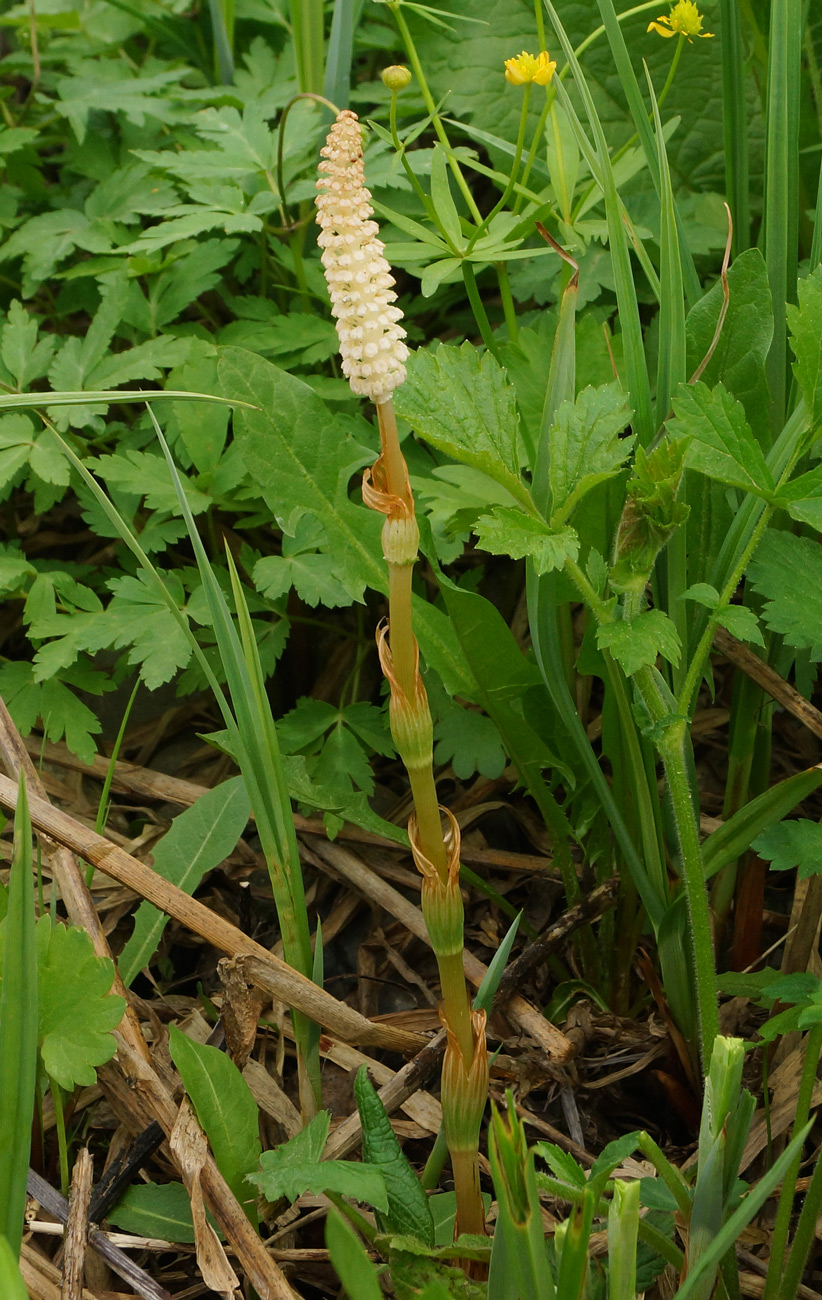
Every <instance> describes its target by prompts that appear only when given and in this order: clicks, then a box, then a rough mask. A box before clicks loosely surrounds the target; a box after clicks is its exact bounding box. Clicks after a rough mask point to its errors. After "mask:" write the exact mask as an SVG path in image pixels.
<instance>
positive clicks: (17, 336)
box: [0, 298, 57, 392]
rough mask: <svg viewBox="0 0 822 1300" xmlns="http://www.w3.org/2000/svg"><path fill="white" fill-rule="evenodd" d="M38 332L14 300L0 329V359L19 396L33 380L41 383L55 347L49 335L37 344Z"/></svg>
mask: <svg viewBox="0 0 822 1300" xmlns="http://www.w3.org/2000/svg"><path fill="white" fill-rule="evenodd" d="M37 332H38V327H37V321H36V319H35V318H34V316H31V315H29V313H28V311H27V310H26V308H25V307H24V306H23V304H22V303H21V302H20V301H19V300H18V299H17V298H15V299H14V300H13V301H12V303H11V304H10V306H9V311H8V316H7V318H6V324H5V325H4V326H3V329H2V342H0V357H2V359H3V364H4V366H6V368H7V369H8V371H9V373H10V374H11V375H12V377H13V378H14V379H15V381H16V383H17V388H18V390H19V391H20V392H22V391H23V390H24V389H26V388H28V387H29V385H30V384H31V383H32V381H33V380H34V379H40V378H42V376H43V375H45V374H46V372H47V371H48V368H49V365H50V363H51V357H52V353H53V352H54V349H55V347H56V345H57V340H56V339H55V338H53V337H51V336H50V335H46V337H45V338H43V339H40V341H39V342H38V341H37Z"/></svg>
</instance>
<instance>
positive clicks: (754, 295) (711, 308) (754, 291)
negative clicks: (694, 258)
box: [685, 248, 773, 436]
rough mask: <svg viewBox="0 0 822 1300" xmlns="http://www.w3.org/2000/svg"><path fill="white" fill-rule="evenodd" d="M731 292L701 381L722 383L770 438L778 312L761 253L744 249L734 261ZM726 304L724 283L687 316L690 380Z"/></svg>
mask: <svg viewBox="0 0 822 1300" xmlns="http://www.w3.org/2000/svg"><path fill="white" fill-rule="evenodd" d="M728 292H729V294H730V297H729V301H728V310H727V313H726V315H725V320H724V323H723V325H722V333H721V334H720V336H719V341H718V343H717V345H716V348H715V349H714V352H713V355H712V356H711V359H710V361H709V362H708V364H707V366H706V367H705V370H704V371H703V372H702V375H701V376H700V378H701V379H702V382H703V383H704V384H706V385H707V387H708V388H714V387H715V385H716V384H718V383H722V384H723V385H724V386H725V388H727V390H728V392H729V393H732V394H733V396H734V397H736V398H737V399H738V400H739V401H740V402H741V403H742V405H743V406H744V408H745V414H746V416H747V418H748V423H749V424H750V426H751V428H752V429H753V430H754V431H755V432H757V433H762V434H763V435H764V434H767V435H768V436H769V420H768V405H769V402H770V397H769V394H768V383H767V380H766V378H765V359H766V357H767V355H768V352H769V350H770V346H771V339H772V338H773V311H772V310H771V287H770V284H769V282H768V272H767V268H766V266H765V260H764V258H763V256H762V254H761V253H760V251H759V249H758V248H748V249H745V251H744V252H742V253H740V254H739V255H738V256H737V257H735V258H734V260H733V262H732V263H731V266H730V267H729V269H728ZM722 302H723V295H722V284H721V282H720V281H717V282H716V284H715V285H714V286H713V288H712V289H710V290H709V291H708V293H706V294H705V296H704V298H701V299H700V300H699V302H698V303H696V304H695V306H694V307H692V308H691V310H690V312H689V313H688V318H687V320H686V322H685V335H686V339H687V345H688V374H689V375H690V374H693V373H694V371H695V370H696V368H697V366H699V365H700V364H701V362H702V361H703V360H704V358H705V357H706V356H707V354H708V349H709V348H710V346H711V343H712V341H713V338H714V334H715V332H716V326H717V323H718V321H719V312H720V308H721V306H722Z"/></svg>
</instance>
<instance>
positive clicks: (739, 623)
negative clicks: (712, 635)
mask: <svg viewBox="0 0 822 1300" xmlns="http://www.w3.org/2000/svg"><path fill="white" fill-rule="evenodd" d="M717 622H718V623H721V624H722V626H723V627H725V628H727V629H728V631H729V632H730V633H731V634H732V635H733V636H735V637H737V638H738V640H740V641H752V642H753V643H754V645H759V646H763V647H764V645H765V638H764V637H763V635H762V629H761V628H760V626H759V619H758V618H757V617H756V614H755V613H754V612H753V610H752V609H748V607H747V605H725V606H724V608H723V609H722V612H721V613H720V614H718V615H717Z"/></svg>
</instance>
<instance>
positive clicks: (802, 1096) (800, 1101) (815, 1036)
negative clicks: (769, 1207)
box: [762, 1024, 822, 1300]
mask: <svg viewBox="0 0 822 1300" xmlns="http://www.w3.org/2000/svg"><path fill="white" fill-rule="evenodd" d="M820 1051H822V1024H816V1025H812V1026H811V1028H810V1030H809V1031H808V1037H807V1039H806V1042H805V1059H804V1061H803V1063H802V1076H801V1078H800V1080H799V1094H798V1096H797V1098H796V1118H795V1120H794V1125H793V1135H794V1136H795V1135H796V1134H797V1133H799V1132H800V1130H801V1129H803V1128H804V1127H805V1125H806V1123H807V1122H808V1116H809V1115H810V1109H811V1099H812V1096H813V1088H814V1084H815V1083H816V1070H817V1066H818V1065H819V1054H820ZM801 1160H802V1151H801V1148H800V1150H799V1151H797V1153H796V1155H795V1156H794V1158H793V1160H792V1161H791V1163H790V1165H789V1166H788V1168H787V1169H786V1170H785V1181H784V1182H783V1184H782V1192H781V1194H780V1197H779V1205H778V1206H777V1210H776V1222H775V1223H774V1229H773V1239H772V1241H771V1257H770V1261H769V1263H768V1274H767V1277H766V1278H765V1290H764V1292H763V1294H762V1300H776V1297H777V1296H779V1297H780V1300H782V1297H783V1296H787V1295H788V1292H787V1291H785V1290H784V1275H785V1250H786V1247H787V1245H788V1234H789V1232H790V1227H791V1216H792V1214H793V1203H794V1197H795V1196H796V1180H797V1178H798V1177H799V1167H800V1163H801ZM818 1167H819V1166H818V1163H817V1169H818ZM816 1173H817V1170H814V1177H816ZM815 1222H816V1216H815V1215H814V1218H813V1220H812V1223H815ZM798 1235H799V1234H798V1232H797V1236H798ZM795 1248H796V1242H795V1241H794V1249H795ZM793 1253H794V1252H793V1251H792V1252H791V1254H792V1255H793ZM797 1280H798V1279H797ZM795 1294H796V1292H795V1291H794V1292H793V1293H792V1295H795Z"/></svg>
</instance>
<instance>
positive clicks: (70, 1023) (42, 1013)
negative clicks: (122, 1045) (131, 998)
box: [0, 916, 125, 1092]
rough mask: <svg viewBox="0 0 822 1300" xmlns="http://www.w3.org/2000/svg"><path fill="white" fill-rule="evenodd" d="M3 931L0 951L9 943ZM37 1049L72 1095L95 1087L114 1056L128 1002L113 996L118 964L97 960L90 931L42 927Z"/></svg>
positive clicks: (46, 920) (47, 923)
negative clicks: (99, 1072) (114, 1033)
mask: <svg viewBox="0 0 822 1300" xmlns="http://www.w3.org/2000/svg"><path fill="white" fill-rule="evenodd" d="M7 925H8V920H6V921H4V922H3V926H2V927H0V950H4V949H5V945H6V943H7V941H8V935H7V931H6V926H7ZM36 945H37V982H38V1029H37V1044H38V1047H39V1050H40V1055H41V1057H42V1060H43V1065H44V1066H45V1068H46V1070H47V1072H48V1074H49V1075H50V1076H51V1078H53V1079H54V1080H55V1081H56V1082H57V1083H58V1084H59V1085H60V1087H61V1088H64V1089H65V1090H66V1091H67V1092H71V1091H72V1090H73V1089H74V1087H75V1086H76V1085H77V1084H82V1085H84V1086H88V1085H91V1084H93V1083H95V1082H96V1078H97V1076H96V1073H95V1067H96V1066H98V1065H103V1064H104V1063H105V1062H106V1061H108V1060H110V1059H111V1057H112V1056H113V1055H114V1051H115V1046H116V1045H115V1042H114V1039H113V1037H112V1035H111V1031H112V1030H113V1029H116V1028H117V1026H118V1024H119V1023H120V1021H121V1019H122V1016H123V1011H124V1010H125V1002H124V1001H123V999H122V998H121V997H117V996H116V995H115V994H109V989H110V988H111V985H112V982H113V980H114V963H113V962H111V961H110V960H109V959H108V958H106V957H98V956H97V955H96V953H95V951H94V946H93V944H92V942H91V939H90V938H89V936H88V935H87V934H86V932H85V930H79V929H75V928H74V927H68V926H65V925H54V924H52V921H51V918H50V917H48V916H43V917H41V918H40V920H39V921H38V922H37V929H36Z"/></svg>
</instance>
